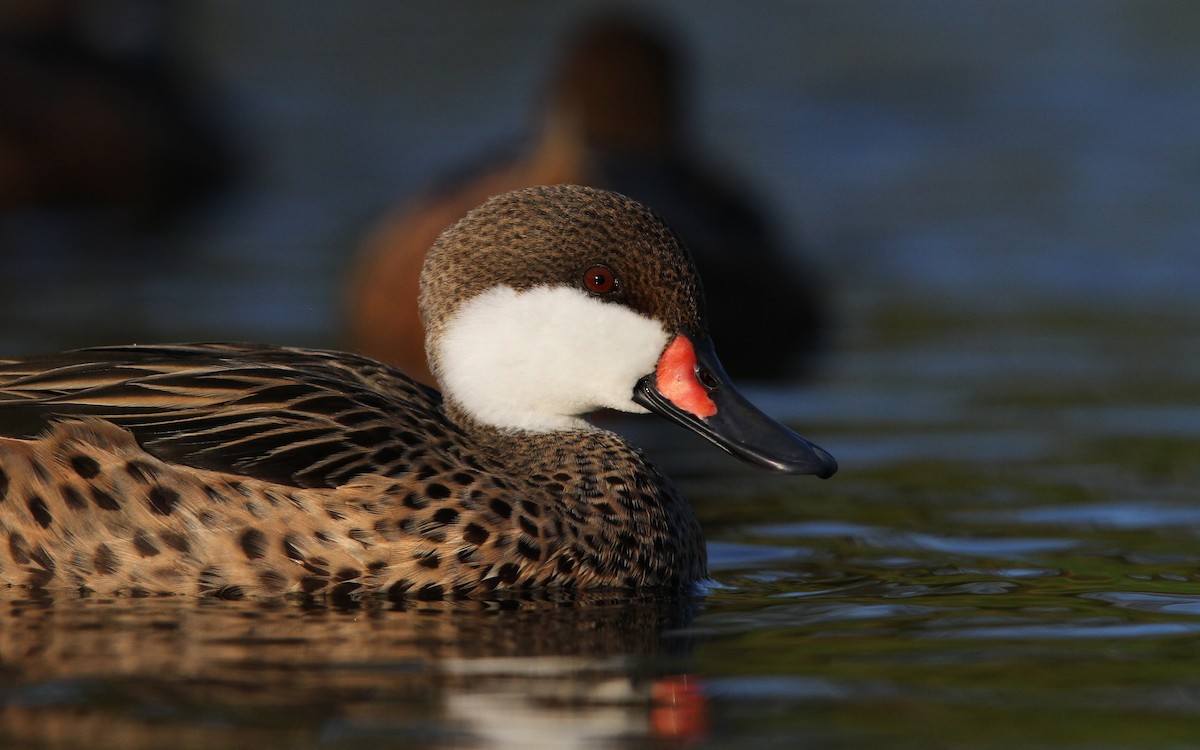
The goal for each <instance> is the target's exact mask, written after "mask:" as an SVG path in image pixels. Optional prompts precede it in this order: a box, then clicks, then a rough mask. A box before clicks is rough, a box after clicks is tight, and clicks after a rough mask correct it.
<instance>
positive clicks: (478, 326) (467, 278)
mask: <svg viewBox="0 0 1200 750" xmlns="http://www.w3.org/2000/svg"><path fill="white" fill-rule="evenodd" d="M420 306H421V316H422V318H423V320H424V321H425V329H426V339H425V346H426V351H427V354H428V357H429V362H430V366H431V369H432V371H433V374H434V376H435V377H436V378H437V380H438V383H439V385H441V387H442V390H443V393H444V396H445V398H446V402H447V406H448V408H449V410H450V412H451V413H452V414H456V415H459V416H465V417H468V418H469V419H470V420H473V421H475V422H477V423H480V424H483V425H489V426H491V427H495V428H499V429H502V430H528V431H535V432H548V431H554V430H563V429H578V428H586V427H589V425H588V424H587V422H585V421H584V420H583V419H582V415H584V414H587V413H589V412H593V411H596V410H598V409H604V408H608V409H617V410H620V411H626V412H635V413H637V412H647V411H653V412H657V413H658V414H660V415H662V416H665V417H667V418H668V419H670V420H672V421H674V422H677V423H679V424H681V425H683V426H685V427H687V428H688V429H690V430H693V431H694V432H697V433H699V434H700V435H702V436H704V437H705V438H707V439H708V440H710V441H712V442H713V443H715V444H716V445H718V446H720V447H721V448H723V449H724V450H726V451H728V452H729V453H731V454H733V455H734V456H737V457H738V458H741V459H743V460H746V461H748V462H750V463H753V464H756V465H759V466H763V467H765V468H769V469H772V470H775V471H783V472H789V473H797V474H816V475H817V476H821V477H827V476H830V475H831V474H833V473H834V472H835V471H836V470H837V463H836V462H835V461H834V459H833V457H832V456H830V455H829V454H828V453H826V452H825V451H824V450H822V449H821V448H818V447H817V446H815V445H813V444H812V443H810V442H808V441H807V440H805V439H804V438H802V437H800V436H799V435H796V434H795V433H793V432H791V431H790V430H788V429H787V428H786V427H784V426H782V425H781V424H779V423H778V422H776V421H774V420H772V419H771V418H769V417H767V416H766V415H765V414H763V413H762V412H761V411H759V410H758V409H756V408H755V407H754V406H753V405H751V404H750V402H749V401H747V400H746V399H745V398H744V397H743V396H741V395H740V394H739V393H738V391H737V389H736V388H734V387H733V385H732V383H731V382H730V380H729V377H728V376H727V375H726V373H725V370H724V368H722V367H721V363H720V361H719V360H718V359H717V355H716V353H715V351H714V350H713V346H712V343H711V341H710V340H709V338H708V335H707V326H706V322H705V313H704V305H703V294H702V291H701V286H700V280H699V278H698V276H697V274H696V269H695V267H694V265H693V264H692V261H691V258H690V257H689V256H688V253H687V251H686V250H685V249H684V246H683V244H682V242H680V240H679V238H678V237H677V236H676V235H675V234H674V233H673V232H672V231H671V230H670V229H669V228H668V227H667V226H666V225H665V224H664V223H663V222H662V220H661V219H659V218H658V217H657V216H656V215H655V214H654V213H653V212H651V211H650V210H649V209H647V208H646V207H644V206H642V205H641V204H639V203H637V202H635V201H633V200H630V199H628V198H625V197H624V196H621V195H617V194H615V193H611V192H608V191H604V190H597V189H593V188H584V187H577V186H569V185H558V186H553V187H536V188H527V189H524V190H518V191H515V192H511V193H506V194H504V195H500V196H497V197H495V198H492V199H491V200H489V201H488V202H487V203H485V204H483V205H482V206H480V207H479V208H477V209H475V210H474V211H472V212H471V213H469V214H468V215H467V216H466V217H465V218H463V219H462V220H461V221H459V222H458V223H457V224H455V225H454V226H452V227H450V228H449V229H447V230H446V231H445V232H443V233H442V235H441V237H440V238H439V239H438V241H437V242H436V243H435V244H434V246H433V248H432V250H431V251H430V253H429V255H428V257H427V258H426V261H425V266H424V269H423V271H422V274H421V296H420Z"/></svg>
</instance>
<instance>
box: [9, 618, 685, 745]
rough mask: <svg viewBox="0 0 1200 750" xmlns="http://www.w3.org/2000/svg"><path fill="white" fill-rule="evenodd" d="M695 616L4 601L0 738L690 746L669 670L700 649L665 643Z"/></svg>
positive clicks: (676, 639) (681, 640)
mask: <svg viewBox="0 0 1200 750" xmlns="http://www.w3.org/2000/svg"><path fill="white" fill-rule="evenodd" d="M694 606H695V602H693V601H666V602H664V601H630V600H629V599H624V600H622V599H620V598H616V597H614V598H609V599H605V598H604V597H589V598H586V599H577V600H575V601H570V602H566V601H564V602H552V601H528V600H515V599H514V600H506V601H497V602H490V603H481V602H475V601H470V602H437V603H427V602H421V603H411V604H407V605H406V604H403V603H402V604H397V605H388V606H386V607H385V606H361V607H349V608H341V609H338V608H330V607H323V606H308V607H304V606H300V605H296V604H287V603H278V604H274V605H269V604H267V605H265V604H261V603H245V604H243V603H238V602H209V601H195V600H180V599H162V598H145V599H117V600H112V599H95V598H60V599H20V598H8V599H6V600H0V608H2V609H3V613H2V616H3V619H4V623H5V627H4V628H3V629H2V630H0V659H2V664H3V668H2V669H3V671H2V675H3V676H2V677H0V703H2V706H3V707H2V708H0V741H2V742H4V743H17V742H20V743H35V742H36V743H45V744H47V745H50V746H75V745H80V746H83V745H86V746H88V747H113V748H138V747H146V748H151V747H166V746H173V747H205V748H208V747H282V746H294V745H308V744H315V743H318V742H319V743H321V744H322V745H325V744H333V745H335V746H349V745H353V746H360V745H361V746H364V747H365V746H371V747H379V746H385V747H391V746H405V745H414V746H421V745H433V746H442V745H452V746H460V745H466V746H473V745H477V744H479V743H485V744H487V746H497V747H528V746H530V745H531V744H537V743H538V742H539V741H540V739H539V737H540V738H541V739H545V738H546V737H550V738H553V740H554V744H555V746H558V747H572V746H577V745H584V744H587V745H588V746H589V747H595V746H604V745H605V744H606V743H607V742H611V741H615V740H617V739H621V738H630V737H649V736H652V735H655V734H656V733H658V734H661V733H663V732H668V733H671V732H674V733H683V734H686V733H687V732H689V731H691V727H692V726H694V725H695V723H696V722H697V721H699V719H698V718H697V717H695V716H691V717H690V718H688V715H687V714H686V712H687V711H688V710H691V709H690V708H689V707H694V706H695V705H696V704H697V702H698V701H699V698H698V697H697V696H695V695H694V694H693V695H691V696H690V700H688V699H687V698H688V697H687V696H684V697H683V699H681V697H680V696H681V695H683V693H686V690H684V689H681V688H680V687H679V684H678V683H679V679H680V678H679V677H677V676H676V677H673V676H671V669H672V668H678V666H679V661H678V658H677V657H680V656H682V655H683V654H685V652H686V651H687V650H688V649H689V642H688V639H687V638H686V637H683V636H672V635H670V634H669V632H668V631H671V630H673V629H676V628H679V627H681V626H684V625H686V623H687V622H688V621H689V620H690V618H691V614H692V609H693V608H694ZM664 634H666V635H664ZM667 700H671V701H674V702H675V705H674V706H672V705H667V704H666V703H665V701H667ZM681 717H683V718H684V719H685V720H686V721H688V722H690V723H691V724H690V725H688V724H687V723H685V724H680V718H681Z"/></svg>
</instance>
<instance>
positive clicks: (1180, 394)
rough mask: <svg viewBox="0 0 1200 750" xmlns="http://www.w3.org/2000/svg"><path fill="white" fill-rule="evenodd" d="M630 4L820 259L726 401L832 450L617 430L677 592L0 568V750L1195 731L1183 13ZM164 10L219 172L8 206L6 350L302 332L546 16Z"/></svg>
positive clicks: (537, 54)
mask: <svg viewBox="0 0 1200 750" xmlns="http://www.w3.org/2000/svg"><path fill="white" fill-rule="evenodd" d="M405 6H407V4H405ZM568 6H569V7H568ZM659 6H660V7H661V8H663V9H664V11H665V12H666V13H667V14H674V17H676V18H678V19H679V24H680V28H681V29H682V30H683V32H684V33H685V35H686V36H687V37H688V38H689V39H690V40H691V41H692V44H693V46H694V48H695V55H696V58H697V60H698V64H697V87H698V90H697V110H698V119H697V126H696V127H697V137H698V139H700V141H702V143H703V144H704V145H705V146H706V147H707V148H708V149H709V150H710V151H711V152H712V153H713V154H715V156H716V158H717V159H718V160H722V163H728V164H730V165H732V166H734V167H735V168H736V169H738V170H740V171H741V173H742V174H744V175H745V178H746V181H747V183H749V184H752V185H756V186H757V187H758V188H759V189H760V191H761V195H762V196H763V201H764V204H765V205H767V206H769V207H770V208H771V209H772V210H774V211H775V213H776V214H777V218H778V220H779V222H780V224H781V226H782V227H783V228H784V229H785V230H786V231H788V232H790V233H792V234H793V235H794V236H796V237H797V238H804V239H805V240H806V242H805V244H804V250H803V252H804V253H805V254H806V257H807V258H809V259H810V260H811V261H813V262H815V264H816V266H817V267H818V268H820V269H821V271H822V272H823V273H824V274H825V275H826V278H827V284H828V287H829V288H830V290H831V296H832V298H833V300H834V304H835V319H836V321H837V325H836V327H835V331H834V335H833V341H832V344H831V346H830V349H829V352H828V354H827V356H826V358H825V360H824V361H823V362H822V363H821V365H820V366H819V367H818V368H817V371H816V374H815V377H812V378H809V379H806V380H796V381H795V382H777V383H771V384H751V387H750V388H749V391H750V393H751V394H752V395H753V396H754V398H755V400H756V401H757V402H759V403H760V404H761V405H762V406H763V407H764V408H765V409H766V410H767V411H769V412H771V413H774V414H777V415H780V416H781V417H782V418H784V419H785V420H786V421H788V422H789V423H791V424H793V425H795V426H796V427H797V428H798V429H799V430H800V431H802V432H803V433H804V434H805V435H806V436H808V437H810V438H812V439H813V440H814V441H816V442H818V443H820V444H821V445H823V446H824V447H826V448H828V449H829V450H830V451H831V452H832V453H833V454H834V455H835V456H836V457H837V458H838V459H839V461H840V463H841V466H842V470H841V472H840V473H839V474H838V475H837V476H836V477H835V478H833V479H831V480H829V481H825V482H821V481H817V480H815V479H812V478H788V477H776V476H769V475H766V474H763V473H760V472H757V471H755V470H753V469H751V468H748V467H744V466H741V465H739V464H737V463H736V462H734V461H733V460H732V459H728V458H727V457H725V456H723V455H721V454H718V453H717V452H716V451H715V450H714V449H712V448H711V446H708V445H707V444H705V443H703V442H702V441H700V440H699V439H693V438H691V437H689V436H685V435H681V434H680V433H678V432H676V431H674V430H673V428H671V427H670V426H667V425H656V424H653V423H647V422H645V421H638V422H635V423H631V424H628V425H624V424H623V425H622V429H623V430H625V431H627V432H628V433H629V434H630V435H631V436H633V437H634V438H635V439H636V440H637V441H638V442H640V443H641V444H643V445H645V446H647V448H648V450H650V452H651V453H652V455H653V456H654V457H655V458H656V459H657V460H659V461H660V462H661V463H662V464H663V465H664V466H665V467H667V469H668V471H669V472H670V473H671V474H672V476H674V477H676V478H677V480H678V483H679V485H680V486H681V488H682V489H683V491H684V493H685V494H686V495H687V496H688V497H689V498H690V499H691V500H692V502H693V504H694V505H695V507H696V510H697V513H698V515H699V516H700V518H701V520H702V522H703V524H704V526H705V529H706V532H707V534H708V538H709V540H710V555H711V558H712V572H713V577H714V582H713V584H712V586H710V587H709V588H708V589H707V590H706V591H705V592H703V595H702V596H700V597H697V598H695V599H685V600H681V601H664V600H661V599H655V598H649V599H633V600H631V599H629V598H624V597H620V596H600V597H591V598H588V599H586V600H583V601H532V600H522V599H513V600H509V601H505V602H500V603H495V602H493V603H486V604H484V603H478V602H466V603H429V602H422V603H416V602H410V603H400V604H397V603H387V604H384V603H366V604H357V605H353V604H351V603H346V602H342V603H338V602H308V603H301V602H281V603H276V604H270V605H264V604H256V603H245V602H196V601H189V600H180V599H174V598H147V599H105V598H98V597H84V598H70V597H59V598H56V599H46V598H43V597H40V596H38V595H36V594H33V593H31V592H25V591H18V590H11V591H6V592H2V594H3V596H0V738H2V740H0V744H4V745H5V746H30V747H51V748H60V747H61V748H65V747H78V746H86V747H93V748H99V747H114V748H115V747H120V748H139V747H146V748H151V747H162V746H176V747H180V748H188V747H196V748H222V747H228V748H262V747H333V748H366V747H371V748H375V747H514V748H516V747H533V746H545V747H589V748H594V747H611V748H635V747H662V746H664V745H665V746H687V747H713V748H724V747H738V748H759V747H762V748H768V747H770V748H774V747H812V748H852V747H853V748H861V747H886V748H932V747H955V748H1011V747H1022V748H1049V747H1055V748H1058V747H1071V748H1151V747H1154V748H1161V747H1192V746H1196V745H1197V744H1200V656H1198V655H1200V540H1198V538H1200V504H1198V503H1197V492H1196V488H1197V486H1200V481H1198V480H1200V468H1198V466H1200V464H1198V463H1197V456H1200V345H1198V344H1197V342H1198V341H1200V312H1198V311H1197V308H1196V305H1195V298H1196V297H1195V290H1196V288H1197V282H1200V277H1198V276H1197V268H1200V265H1198V264H1197V263H1196V257H1195V251H1196V247H1197V246H1198V244H1200V221H1198V220H1197V216H1198V214H1197V211H1196V206H1198V205H1200V195H1197V186H1198V185H1200V136H1197V135H1196V129H1195V127H1194V125H1195V123H1196V121H1197V114H1198V113H1200V81H1197V75H1198V74H1197V71H1200V65H1197V64H1196V62H1197V61H1198V60H1200V50H1198V49H1197V47H1198V42H1197V40H1200V18H1198V17H1197V14H1196V13H1195V11H1194V10H1193V9H1192V6H1191V5H1189V4H1186V3H1178V4H1175V3H1162V2H1135V1H1130V2H1104V3H1072V2H1061V3H1053V4H1046V3H1034V2H1028V3H1022V2H1016V3H1013V2H1003V3H1000V2H997V3H991V2H982V3H969V4H962V3H956V2H930V3H897V4H881V3H844V2H830V3H823V2H818V3H806V4H804V5H802V6H794V5H793V4H791V3H761V4H756V5H755V6H754V8H753V9H751V10H749V11H747V12H744V13H736V14H735V13H732V12H730V11H728V10H727V9H726V8H725V6H724V5H723V4H719V3H690V2H688V3H682V2H663V3H660V4H659ZM184 7H185V8H186V9H187V12H188V13H189V14H190V15H189V18H190V19H191V20H192V22H193V25H192V26H191V27H189V28H191V29H192V34H193V35H194V39H193V44H194V46H195V48H196V52H197V55H198V56H199V58H200V59H201V60H203V61H205V64H206V66H207V70H209V72H210V74H211V76H212V77H213V79H214V81H215V83H217V84H219V87H221V88H223V90H225V91H226V92H227V93H228V94H230V96H231V97H232V99H233V100H234V101H236V102H238V106H237V107H236V113H237V115H238V117H239V118H240V119H241V120H242V121H243V123H244V124H245V126H246V129H247V132H248V133H250V134H251V135H250V136H248V138H249V139H250V144H249V145H251V146H253V149H252V153H253V154H255V157H254V160H253V162H252V164H251V168H250V170H249V172H248V175H247V178H246V182H245V183H244V184H243V185H242V186H241V187H240V189H239V191H237V194H236V195H234V196H231V197H229V198H228V205H227V206H222V207H219V208H218V210H216V211H215V212H213V214H212V215H208V216H206V217H204V218H197V219H195V220H194V222H193V223H191V224H187V225H185V226H182V227H180V228H178V229H177V230H176V231H175V232H174V233H172V234H168V235H166V236H154V237H151V238H146V237H141V238H139V239H129V240H128V242H126V241H125V240H127V239H128V238H124V239H121V238H118V239H113V238H112V237H111V236H109V237H107V239H106V240H105V243H104V244H101V245H100V246H96V245H93V244H89V243H88V242H84V241H82V239H81V238H86V237H87V236H88V234H87V232H75V231H72V229H71V227H70V226H67V227H64V226H60V225H58V224H56V223H55V222H53V221H50V222H46V221H45V219H44V217H36V216H35V217H28V216H27V217H16V218H14V217H5V226H6V227H7V228H8V229H9V230H12V228H13V226H14V222H16V223H18V224H20V226H19V227H17V229H19V230H20V231H17V232H16V233H17V234H18V235H20V234H24V236H26V238H30V237H32V238H33V241H36V242H35V245H34V247H36V249H37V252H33V251H28V252H25V253H20V252H16V251H14V250H13V249H11V248H6V250H5V255H4V257H3V258H2V259H0V260H2V262H3V271H4V273H3V279H2V283H3V291H4V294H3V295H0V311H2V313H3V326H2V327H0V342H2V343H3V346H4V353H6V354H7V353H16V352H19V351H30V350H34V349H53V348H58V347H59V346H66V345H76V344H95V343H109V342H113V341H127V340H142V341H150V340H158V341H161V340H168V339H185V338H202V339H259V340H270V341H276V342H280V343H295V344H319V345H336V343H337V341H338V324H337V319H338V294H339V287H338V283H337V281H338V279H339V275H340V273H341V271H342V269H344V267H345V265H346V263H347V262H348V258H349V257H350V255H351V254H352V252H353V251H352V248H353V245H354V243H355V240H356V238H357V237H358V236H359V235H360V234H361V232H362V231H363V230H364V229H365V227H366V226H367V225H368V224H369V223H370V220H371V219H372V218H373V217H375V216H377V215H378V213H379V212H380V211H382V210H384V208H385V207H386V206H388V205H390V204H391V203H393V202H395V201H399V200H401V199H403V198H405V197H407V196H410V195H412V194H414V193H415V192H417V191H418V190H419V189H420V186H421V185H422V184H425V183H426V182H427V181H428V180H431V179H434V178H435V177H437V176H438V175H439V174H442V173H443V171H444V170H448V169H451V168H452V167H454V166H456V165H458V164H461V163H462V162H463V161H464V160H468V159H469V158H471V155H472V154H474V153H476V152H477V151H478V150H479V149H481V148H484V147H485V146H486V145H487V144H489V143H492V142H494V141H495V139H497V138H499V139H501V140H503V138H505V137H515V136H516V135H517V134H519V132H520V130H521V128H522V123H523V120H524V118H525V113H526V112H527V109H528V105H529V101H530V99H531V98H532V97H533V96H534V93H533V92H534V91H535V90H536V86H537V81H539V80H540V77H539V76H540V72H541V67H539V66H544V63H545V61H546V60H547V59H548V57H549V56H550V55H551V53H552V51H553V38H554V35H555V33H556V31H557V30H559V29H561V28H562V25H563V24H564V23H565V22H567V21H568V20H569V18H570V16H571V13H570V12H568V11H569V10H572V9H574V10H577V9H578V6H574V5H571V4H565V5H564V4H559V3H549V2H530V3H522V4H520V7H519V8H513V7H506V8H505V9H504V10H503V11H500V10H498V9H496V8H494V7H493V5H492V4H490V3H475V2H467V3H459V4H456V5H454V6H453V9H452V10H448V11H442V10H439V11H438V12H434V11H430V10H424V11H422V10H419V9H416V8H412V7H405V8H403V10H391V11H389V10H387V8H394V7H399V6H392V5H391V4H380V5H377V6H372V8H373V10H374V15H370V14H368V15H365V16H364V14H363V12H362V11H358V12H354V11H350V10H345V8H347V7H349V6H343V5H341V4H293V3H290V2H289V3H285V4H281V3H255V4H252V5H246V4H241V3H236V4H235V3H211V4H210V3H205V4H196V5H185V6H184ZM296 7H301V8H303V12H296V11H293V8H296ZM47 227H52V228H53V231H51V230H50V229H47ZM13 231H16V230H13ZM6 236H7V235H6ZM117 247H119V248H120V249H121V252H114V248H117ZM718 343H719V342H718ZM768 355H769V353H764V356H768ZM734 375H735V377H736V373H734Z"/></svg>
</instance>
